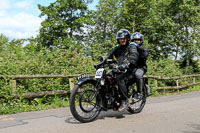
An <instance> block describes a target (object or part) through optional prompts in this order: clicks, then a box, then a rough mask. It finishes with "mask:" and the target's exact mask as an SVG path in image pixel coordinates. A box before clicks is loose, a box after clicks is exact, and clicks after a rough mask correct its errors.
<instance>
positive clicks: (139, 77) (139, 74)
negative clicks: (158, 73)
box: [135, 68, 144, 93]
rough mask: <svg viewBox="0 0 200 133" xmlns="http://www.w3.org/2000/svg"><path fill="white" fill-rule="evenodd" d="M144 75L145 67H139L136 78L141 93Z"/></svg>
mask: <svg viewBox="0 0 200 133" xmlns="http://www.w3.org/2000/svg"><path fill="white" fill-rule="evenodd" d="M143 75H144V69H143V68H138V69H137V70H136V72H135V78H136V86H137V92H138V93H141V92H142V88H143Z"/></svg>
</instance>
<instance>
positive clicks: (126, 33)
mask: <svg viewBox="0 0 200 133" xmlns="http://www.w3.org/2000/svg"><path fill="white" fill-rule="evenodd" d="M120 38H127V41H128V42H129V41H130V32H129V31H128V30H127V29H120V30H119V31H118V32H117V35H116V39H117V42H118V44H120V43H119V39H120Z"/></svg>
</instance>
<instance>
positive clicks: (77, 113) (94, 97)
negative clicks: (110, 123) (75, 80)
mask: <svg viewBox="0 0 200 133" xmlns="http://www.w3.org/2000/svg"><path fill="white" fill-rule="evenodd" d="M95 84H96V83H94V82H91V81H85V82H83V83H82V84H80V85H75V87H74V89H73V90H72V93H71V95H70V110H71V113H72V115H73V116H74V118H75V119H77V120H78V121H80V122H83V123H85V122H91V121H93V120H95V119H96V117H97V116H98V115H99V113H100V111H101V109H100V106H99V100H98V99H99V98H98V93H97V91H96V90H95V89H94V88H95Z"/></svg>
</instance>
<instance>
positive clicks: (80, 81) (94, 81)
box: [76, 78, 97, 85]
mask: <svg viewBox="0 0 200 133" xmlns="http://www.w3.org/2000/svg"><path fill="white" fill-rule="evenodd" d="M84 82H92V83H94V84H96V83H97V79H95V78H83V79H80V80H79V81H78V82H77V83H76V85H81V84H82V83H84Z"/></svg>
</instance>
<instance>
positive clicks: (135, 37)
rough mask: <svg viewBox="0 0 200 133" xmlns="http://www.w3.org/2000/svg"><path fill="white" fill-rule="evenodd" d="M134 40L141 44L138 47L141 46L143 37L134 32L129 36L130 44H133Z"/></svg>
mask: <svg viewBox="0 0 200 133" xmlns="http://www.w3.org/2000/svg"><path fill="white" fill-rule="evenodd" d="M134 40H140V41H141V42H140V44H138V45H140V46H141V45H142V44H143V42H144V37H143V35H142V34H141V33H139V32H134V33H133V34H132V35H131V42H133V41H134Z"/></svg>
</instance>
